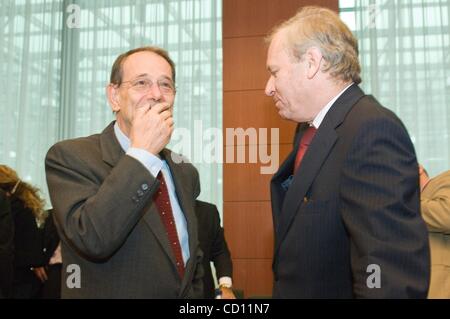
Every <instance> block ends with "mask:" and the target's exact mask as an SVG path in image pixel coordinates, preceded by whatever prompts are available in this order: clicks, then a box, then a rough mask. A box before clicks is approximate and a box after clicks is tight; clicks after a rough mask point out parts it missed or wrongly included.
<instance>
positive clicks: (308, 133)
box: [294, 126, 317, 174]
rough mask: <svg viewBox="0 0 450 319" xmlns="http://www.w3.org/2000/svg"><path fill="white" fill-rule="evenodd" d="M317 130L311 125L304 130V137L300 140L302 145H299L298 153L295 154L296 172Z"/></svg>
mask: <svg viewBox="0 0 450 319" xmlns="http://www.w3.org/2000/svg"><path fill="white" fill-rule="evenodd" d="M316 131H317V129H316V128H315V127H313V126H310V127H308V128H307V129H306V130H305V132H303V135H302V138H301V140H300V146H299V147H298V151H297V155H296V156H295V165H294V174H295V172H297V169H298V168H299V167H300V163H301V162H302V159H303V156H304V155H305V153H306V150H307V149H308V146H309V144H310V143H311V141H312V139H313V137H314V134H316Z"/></svg>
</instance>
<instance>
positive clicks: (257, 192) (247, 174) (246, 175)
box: [223, 144, 292, 215]
mask: <svg viewBox="0 0 450 319" xmlns="http://www.w3.org/2000/svg"><path fill="white" fill-rule="evenodd" d="M271 147H278V148H279V163H280V164H281V163H282V162H283V161H284V160H285V158H286V157H287V155H289V153H290V151H291V150H292V145H291V144H282V145H273V146H271ZM230 148H231V147H225V149H224V153H225V152H227V151H229V149H230ZM234 149H235V154H236V152H237V151H245V149H244V146H236V147H234ZM247 150H248V147H247ZM247 158H248V157H247ZM261 166H267V164H263V165H261V163H258V164H253V163H248V160H247V162H246V163H242V164H240V163H224V164H223V176H226V178H224V185H223V200H224V212H226V210H225V204H226V203H227V202H242V201H267V200H270V180H271V178H272V176H273V174H270V175H269V174H261V170H260V169H261ZM224 215H225V214H224Z"/></svg>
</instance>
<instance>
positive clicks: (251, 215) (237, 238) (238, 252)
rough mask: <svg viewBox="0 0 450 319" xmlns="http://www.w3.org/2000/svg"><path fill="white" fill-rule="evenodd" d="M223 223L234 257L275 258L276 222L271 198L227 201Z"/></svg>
mask: <svg viewBox="0 0 450 319" xmlns="http://www.w3.org/2000/svg"><path fill="white" fill-rule="evenodd" d="M224 209H225V210H226V211H227V216H225V217H224V220H223V224H224V228H225V236H226V238H227V243H228V246H229V248H230V250H231V251H232V257H233V258H234V259H240V258H241V259H242V258H260V259H261V258H267V259H270V258H272V255H273V223H272V214H271V208H270V201H265V202H263V201H258V202H225V203H224Z"/></svg>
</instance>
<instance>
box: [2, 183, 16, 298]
mask: <svg viewBox="0 0 450 319" xmlns="http://www.w3.org/2000/svg"><path fill="white" fill-rule="evenodd" d="M13 258H14V222H13V219H12V215H11V204H10V201H9V198H8V196H7V194H6V192H5V191H4V190H3V189H0V298H9V297H11V289H12V279H13V268H14V267H13V265H14V263H13V262H14V260H13Z"/></svg>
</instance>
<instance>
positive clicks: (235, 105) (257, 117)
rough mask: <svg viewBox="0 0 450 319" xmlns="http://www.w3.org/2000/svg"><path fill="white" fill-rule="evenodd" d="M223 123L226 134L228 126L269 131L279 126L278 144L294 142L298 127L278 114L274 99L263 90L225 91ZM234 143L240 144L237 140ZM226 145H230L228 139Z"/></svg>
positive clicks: (225, 141)
mask: <svg viewBox="0 0 450 319" xmlns="http://www.w3.org/2000/svg"><path fill="white" fill-rule="evenodd" d="M223 123H224V136H226V128H227V127H229V128H238V127H241V128H244V129H247V128H251V127H253V128H255V129H259V128H267V132H268V133H269V132H270V129H271V128H277V129H279V139H278V141H277V142H276V143H277V144H290V143H292V136H293V134H294V131H295V127H296V125H295V124H294V123H293V122H291V121H287V120H283V119H282V118H281V117H280V116H279V115H278V110H277V108H276V107H275V105H274V103H273V99H272V98H270V97H267V96H266V95H265V94H264V91H263V90H255V91H243V92H242V91H234V92H224V94H223ZM225 123H226V127H225ZM270 141H271V140H270ZM233 144H234V145H239V144H237V141H235V142H234V143H233ZM246 144H248V143H246ZM224 145H228V143H227V140H226V139H225V140H224Z"/></svg>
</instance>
